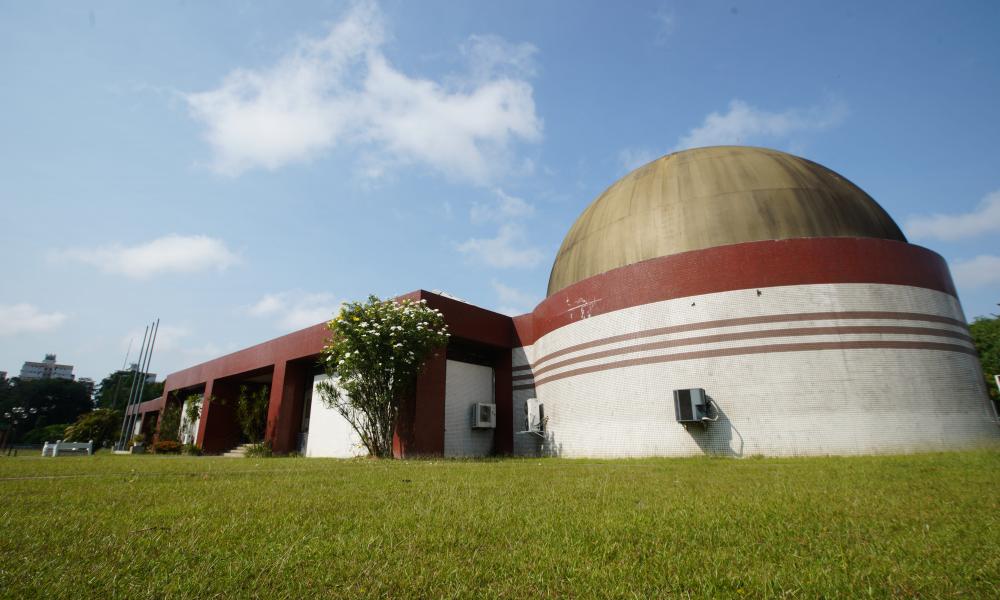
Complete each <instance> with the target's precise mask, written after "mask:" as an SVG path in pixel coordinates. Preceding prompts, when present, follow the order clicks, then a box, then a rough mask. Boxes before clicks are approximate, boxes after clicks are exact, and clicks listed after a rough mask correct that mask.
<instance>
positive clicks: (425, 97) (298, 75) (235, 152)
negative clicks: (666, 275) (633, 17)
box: [184, 2, 542, 183]
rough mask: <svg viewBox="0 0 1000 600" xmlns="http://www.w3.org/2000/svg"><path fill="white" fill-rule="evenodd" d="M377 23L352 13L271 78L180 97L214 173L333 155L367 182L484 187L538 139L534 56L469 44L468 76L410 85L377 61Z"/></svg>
mask: <svg viewBox="0 0 1000 600" xmlns="http://www.w3.org/2000/svg"><path fill="white" fill-rule="evenodd" d="M385 38H386V33H385V31H384V24H383V21H382V16H381V13H380V12H379V10H378V8H377V6H376V5H375V4H374V3H371V2H359V3H357V4H355V5H354V7H353V8H352V9H351V10H350V11H349V12H348V13H347V14H346V15H345V16H344V18H343V19H342V20H341V21H340V22H339V23H336V24H335V25H334V26H333V27H332V28H331V29H330V32H329V33H328V34H327V35H326V37H323V38H320V39H307V40H304V41H302V42H300V43H299V45H298V46H297V47H296V48H295V50H294V51H293V52H291V53H290V54H289V55H288V56H285V57H284V58H282V59H281V60H279V61H278V62H277V64H275V65H274V66H271V67H267V68H260V69H236V70H234V71H232V72H231V73H229V74H228V75H227V76H226V77H225V78H224V79H223V81H222V83H221V85H220V86H219V87H218V88H216V89H213V90H210V91H206V92H201V93H192V94H186V95H184V98H185V100H186V101H187V103H188V105H189V107H190V109H191V113H192V115H193V117H194V118H195V119H197V120H198V121H201V122H202V123H203V124H204V125H205V127H206V133H205V138H206V140H207V141H208V143H209V145H210V146H211V147H212V149H213V151H214V155H215V159H214V165H213V166H214V168H215V169H216V170H217V171H218V172H220V173H223V174H228V175H239V174H240V173H242V172H244V171H246V170H248V169H253V168H264V169H272V170H273V169H277V168H280V167H282V166H285V165H287V164H289V163H295V162H304V161H308V160H311V159H313V158H315V157H316V156H318V155H320V154H322V153H323V152H324V151H326V150H329V149H331V148H333V147H335V146H337V145H338V144H348V145H352V146H354V147H355V148H356V149H361V150H362V151H363V152H367V153H368V154H369V155H368V156H367V163H368V165H367V166H366V167H365V170H366V172H368V173H369V174H373V175H374V176H378V174H379V173H383V172H385V171H386V170H387V168H386V166H385V164H392V163H404V164H405V163H420V164H424V165H426V166H429V167H431V168H432V169H434V170H436V171H439V172H441V173H444V174H445V175H447V176H451V177H456V178H462V179H467V180H471V181H474V182H477V183H486V182H488V181H490V180H492V179H493V178H495V177H496V176H497V175H499V174H501V173H503V172H505V171H506V170H508V169H509V168H510V163H511V161H510V156H509V155H510V145H511V143H512V142H513V141H515V140H522V141H528V142H534V141H538V140H539V139H540V138H541V131H542V122H541V120H540V119H539V118H538V116H537V115H536V114H535V103H534V98H533V88H532V86H531V84H529V83H528V82H527V81H526V80H525V79H524V78H523V76H524V75H525V74H526V73H531V72H533V63H532V55H533V54H534V52H535V49H534V47H533V46H530V45H527V44H520V45H514V44H508V43H507V42H505V41H503V40H502V39H501V38H498V37H495V36H473V37H472V38H470V39H469V41H468V42H467V43H466V44H465V45H464V46H463V48H462V50H463V52H464V53H465V55H466V58H467V59H468V62H469V63H470V75H469V76H467V77H464V78H449V79H448V80H447V81H446V82H443V83H439V82H435V81H431V80H428V79H420V78H415V77H410V76H408V75H406V74H404V73H402V72H400V71H398V70H397V69H396V68H394V67H393V66H392V65H391V64H390V63H389V61H388V59H387V58H386V57H385V55H384V54H383V53H382V51H381V47H382V45H383V43H384V41H385Z"/></svg>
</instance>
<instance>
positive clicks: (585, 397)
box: [513, 284, 1000, 457]
mask: <svg viewBox="0 0 1000 600" xmlns="http://www.w3.org/2000/svg"><path fill="white" fill-rule="evenodd" d="M851 311H885V313H887V316H886V318H871V319H837V318H836V317H833V318H823V319H816V320H810V321H796V322H770V323H758V324H739V325H731V326H719V327H715V328H712V329H698V330H691V331H679V332H675V333H664V334H662V335H653V336H644V337H642V338H639V339H625V340H621V341H617V342H612V343H608V344H601V345H599V346H593V347H590V348H583V349H580V350H571V351H569V352H567V353H566V354H564V355H562V356H560V357H558V358H557V359H553V360H550V361H544V362H542V363H540V364H539V363H538V359H539V358H541V357H543V356H545V355H547V354H550V353H552V352H556V351H560V350H566V349H568V348H571V347H574V346H576V345H578V344H584V343H588V342H594V341H596V340H601V339H605V338H608V337H610V336H616V335H622V334H630V333H634V332H638V331H642V330H649V329H655V328H664V327H673V326H685V325H687V324H695V323H704V322H710V321H715V320H719V319H731V318H741V317H755V316H766V315H785V314H794V313H819V312H832V313H838V312H851ZM888 313H920V314H926V315H938V316H945V317H949V318H952V319H957V320H960V321H964V316H963V314H962V311H961V308H960V306H959V305H958V302H957V300H956V299H955V298H954V297H952V296H950V295H948V294H944V293H941V292H936V291H933V290H927V289H922V288H914V287H909V286H896V285H881V284H835V285H809V286H786V287H775V288H764V289H762V290H761V293H760V294H758V293H757V290H741V291H734V292H723V293H718V294H709V295H704V296H698V297H695V298H680V299H676V300H669V301H663V302H656V303H651V304H647V305H643V306H636V307H632V308H627V309H623V310H619V311H615V312H612V313H607V314H604V315H598V316H595V317H591V318H588V319H584V320H582V321H578V322H575V323H573V324H571V325H568V326H565V327H562V328H560V329H557V330H555V331H553V332H551V333H549V334H547V335H545V336H543V337H542V338H540V339H539V340H538V341H537V342H536V343H535V344H534V345H533V346H531V347H526V348H524V349H523V352H524V355H519V352H518V351H515V355H514V358H515V361H514V364H515V365H516V364H524V362H522V361H523V360H527V361H528V362H530V363H532V364H533V365H534V367H535V378H536V380H537V381H538V382H540V383H539V384H537V385H536V387H535V388H534V389H527V390H515V392H514V401H515V402H514V404H515V407H514V410H515V419H516V421H515V430H516V429H517V427H518V425H517V424H518V423H519V421H517V419H519V418H520V415H521V414H522V413H523V404H524V400H525V398H528V397H531V396H535V397H537V398H538V399H539V400H540V401H541V402H543V403H544V404H545V414H546V416H547V417H548V418H549V422H548V431H547V437H548V441H547V443H546V448H545V450H546V451H548V452H551V453H553V454H558V455H562V456H593V457H628V456H651V455H697V454H703V453H719V454H726V455H734V456H748V455H752V454H766V455H798V454H865V453H878V452H910V451H922V450H937V449H949V448H968V447H975V446H979V445H984V444H996V443H997V442H998V441H1000V428H998V427H997V425H996V424H995V423H993V422H992V419H993V418H994V417H993V414H992V411H991V409H990V405H989V401H988V399H987V397H986V390H985V386H984V383H983V378H982V374H981V372H980V368H979V364H978V361H977V360H976V358H975V356H972V355H970V354H968V353H963V352H957V351H954V350H948V349H939V348H920V349H914V348H844V349H822V350H804V351H798V350H796V351H784V352H776V351H767V350H766V349H763V350H760V347H761V346H767V345H771V344H775V345H781V344H801V343H804V342H805V343H809V342H840V343H855V342H866V343H871V344H882V343H884V342H920V343H933V344H949V345H952V346H958V347H961V348H967V349H971V348H972V344H971V342H969V341H967V340H963V339H956V338H954V337H946V336H942V335H940V334H941V333H949V332H950V333H956V334H963V335H966V334H968V330H967V328H966V327H964V326H962V325H959V324H949V323H936V322H927V321H921V320H916V319H914V320H907V319H901V318H898V316H897V317H895V318H890V317H889V315H888ZM855 325H867V326H876V327H879V328H883V329H885V331H884V332H875V333H865V332H862V333H842V332H840V331H839V330H837V331H832V332H831V331H829V330H827V331H826V332H825V333H822V334H817V335H794V336H792V335H789V336H788V337H782V336H780V335H779V336H776V337H770V336H763V335H761V336H760V337H756V336H757V334H758V333H759V332H763V331H767V330H775V332H776V333H777V332H779V331H780V330H783V329H787V330H789V331H791V330H792V329H793V328H808V327H845V326H855ZM893 326H894V327H901V326H902V327H919V328H923V329H929V330H933V332H938V333H939V334H938V335H928V334H921V333H900V332H893V331H891V330H890V329H888V327H893ZM914 331H916V330H914ZM726 333H747V334H749V337H748V338H747V339H730V340H726V341H705V342H699V341H697V340H695V342H694V343H690V340H691V338H696V337H699V336H710V335H714V334H726ZM706 339H709V338H706ZM672 340H687V341H685V342H684V345H679V346H673V347H669V346H661V347H658V348H651V349H649V348H647V349H641V348H638V346H639V345H640V344H644V343H649V342H670V341H672ZM632 346H636V347H637V349H636V350H634V351H632V350H630V349H629V348H630V347H632ZM743 346H746V347H757V348H758V349H759V350H758V351H756V352H753V353H745V354H739V355H734V356H715V357H697V356H694V357H691V358H686V359H683V360H674V361H669V362H668V361H663V362H654V363H648V364H639V363H641V362H642V360H644V359H648V358H657V357H669V355H671V354H682V353H692V352H698V351H714V350H719V349H729V348H732V349H739V348H740V347H743ZM601 351H616V352H614V353H613V354H609V355H604V356H601V355H598V354H597V353H599V352H601ZM618 351H620V352H618ZM521 356H524V359H522V358H521ZM590 356H592V358H588V357H590ZM574 359H575V360H576V362H572V361H573V360H574ZM632 359H635V362H634V363H633V364H631V365H628V366H620V367H617V368H609V369H606V370H602V369H601V367H602V365H610V364H612V363H615V362H620V361H625V360H632ZM562 361H570V362H569V364H566V366H559V367H555V368H552V365H553V364H556V363H560V362H562ZM546 366H549V367H550V368H549V370H548V371H547V372H540V371H539V370H540V369H541V368H544V367H546ZM591 367H593V368H592V369H590V370H589V371H587V369H588V368H591ZM573 371H578V373H574V374H572V375H570V372H573ZM579 371H582V372H579ZM523 373H524V371H522V372H517V371H515V374H523ZM558 374H566V376H564V378H557V379H553V380H551V381H549V382H547V383H546V382H545V378H546V377H552V376H553V375H558ZM513 383H514V385H515V386H518V385H524V384H525V383H526V382H525V381H523V380H520V381H514V382H513ZM690 387H702V388H705V390H706V392H707V393H708V395H709V396H710V397H712V398H713V399H714V400H715V401H716V402H717V403H718V405H719V406H720V407H721V409H722V411H723V415H722V417H721V418H720V420H719V421H718V422H717V423H713V424H711V425H709V426H708V427H707V428H706V429H704V430H703V429H701V428H700V427H697V426H695V427H691V428H690V430H688V431H686V430H685V429H684V428H683V427H682V426H681V425H679V424H678V423H676V421H675V417H674V409H673V398H672V390H674V389H680V388H690ZM518 442H519V440H515V450H516V452H518V453H519V454H532V453H533V451H534V448H532V447H531V445H530V444H529V443H527V440H523V441H522V442H523V443H518Z"/></svg>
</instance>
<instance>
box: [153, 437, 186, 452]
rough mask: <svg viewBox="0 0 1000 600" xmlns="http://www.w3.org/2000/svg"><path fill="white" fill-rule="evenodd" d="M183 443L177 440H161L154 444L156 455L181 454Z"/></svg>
mask: <svg viewBox="0 0 1000 600" xmlns="http://www.w3.org/2000/svg"><path fill="white" fill-rule="evenodd" d="M181 447H182V446H181V443H180V442H178V441H176V440H160V441H159V442H156V443H155V444H153V453H154V454H180V453H181Z"/></svg>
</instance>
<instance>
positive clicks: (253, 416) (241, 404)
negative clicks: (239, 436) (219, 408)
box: [236, 385, 271, 444]
mask: <svg viewBox="0 0 1000 600" xmlns="http://www.w3.org/2000/svg"><path fill="white" fill-rule="evenodd" d="M270 403H271V388H270V386H266V385H263V386H260V387H256V388H253V387H249V386H245V385H241V386H240V393H239V396H237V398H236V420H237V421H239V424H240V429H241V430H242V431H243V435H245V436H246V438H247V441H249V442H252V443H254V444H257V443H260V442H261V441H262V440H263V439H264V433H265V431H266V429H267V409H268V406H269V405H270Z"/></svg>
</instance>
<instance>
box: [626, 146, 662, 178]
mask: <svg viewBox="0 0 1000 600" xmlns="http://www.w3.org/2000/svg"><path fill="white" fill-rule="evenodd" d="M656 158H659V156H658V155H657V154H656V153H655V152H653V151H652V150H650V149H649V148H624V149H623V150H622V151H621V152H619V153H618V161H619V162H620V163H621V165H622V169H623V170H624V171H625V172H628V171H633V170H635V169H638V168H639V167H641V166H642V165H644V164H646V163H648V162H650V161H652V160H654V159H656Z"/></svg>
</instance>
